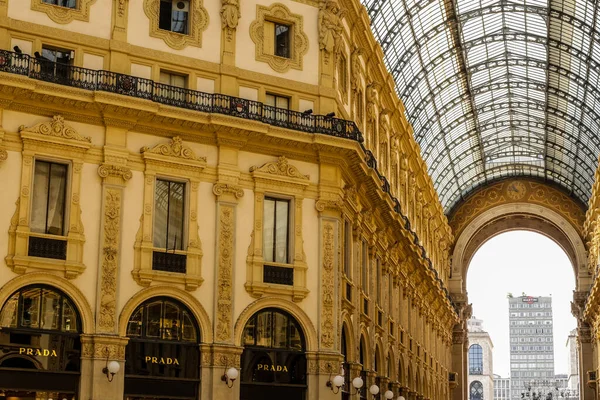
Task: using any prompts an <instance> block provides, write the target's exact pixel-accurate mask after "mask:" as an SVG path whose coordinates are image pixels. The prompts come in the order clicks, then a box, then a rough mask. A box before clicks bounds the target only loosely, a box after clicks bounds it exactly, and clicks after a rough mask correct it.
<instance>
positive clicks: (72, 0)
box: [42, 0, 77, 8]
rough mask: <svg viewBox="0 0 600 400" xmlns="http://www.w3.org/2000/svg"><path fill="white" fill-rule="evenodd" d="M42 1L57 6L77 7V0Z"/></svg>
mask: <svg viewBox="0 0 600 400" xmlns="http://www.w3.org/2000/svg"><path fill="white" fill-rule="evenodd" d="M42 3H46V4H54V5H55V6H60V7H67V8H77V0H42Z"/></svg>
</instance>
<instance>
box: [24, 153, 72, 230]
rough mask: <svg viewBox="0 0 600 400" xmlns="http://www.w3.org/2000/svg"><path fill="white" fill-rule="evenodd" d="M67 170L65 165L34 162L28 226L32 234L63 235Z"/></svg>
mask: <svg viewBox="0 0 600 400" xmlns="http://www.w3.org/2000/svg"><path fill="white" fill-rule="evenodd" d="M67 170H68V167H67V165H65V164H57V163H53V162H47V161H39V160H36V161H35V172H34V174H35V175H34V179H33V200H32V210H31V225H30V227H31V231H32V232H37V233H46V234H50V235H60V236H63V235H64V227H65V204H66V202H65V198H66V193H67Z"/></svg>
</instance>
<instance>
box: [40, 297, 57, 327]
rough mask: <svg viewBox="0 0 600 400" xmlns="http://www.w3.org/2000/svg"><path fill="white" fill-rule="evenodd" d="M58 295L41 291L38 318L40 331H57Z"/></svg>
mask: <svg viewBox="0 0 600 400" xmlns="http://www.w3.org/2000/svg"><path fill="white" fill-rule="evenodd" d="M59 318H60V295H59V294H58V293H56V292H50V291H48V290H44V291H43V296H42V309H41V318H40V328H41V329H59V325H58V324H59Z"/></svg>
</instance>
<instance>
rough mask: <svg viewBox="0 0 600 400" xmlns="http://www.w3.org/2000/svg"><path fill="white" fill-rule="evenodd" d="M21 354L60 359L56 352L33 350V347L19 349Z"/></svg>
mask: <svg viewBox="0 0 600 400" xmlns="http://www.w3.org/2000/svg"><path fill="white" fill-rule="evenodd" d="M19 354H25V355H27V356H41V357H58V354H56V350H48V349H33V348H31V347H19Z"/></svg>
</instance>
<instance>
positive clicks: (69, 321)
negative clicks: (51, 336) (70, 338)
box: [61, 298, 78, 332]
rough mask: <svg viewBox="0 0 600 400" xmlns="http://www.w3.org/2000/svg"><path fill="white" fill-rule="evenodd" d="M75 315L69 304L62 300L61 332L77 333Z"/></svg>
mask: <svg viewBox="0 0 600 400" xmlns="http://www.w3.org/2000/svg"><path fill="white" fill-rule="evenodd" d="M77 325H78V321H77V313H76V312H75V310H74V309H73V307H72V306H71V304H70V303H69V301H68V300H67V299H65V298H63V315H62V326H61V329H62V331H63V332H77Z"/></svg>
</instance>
